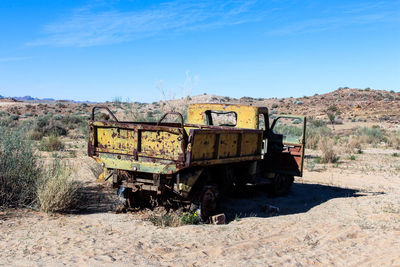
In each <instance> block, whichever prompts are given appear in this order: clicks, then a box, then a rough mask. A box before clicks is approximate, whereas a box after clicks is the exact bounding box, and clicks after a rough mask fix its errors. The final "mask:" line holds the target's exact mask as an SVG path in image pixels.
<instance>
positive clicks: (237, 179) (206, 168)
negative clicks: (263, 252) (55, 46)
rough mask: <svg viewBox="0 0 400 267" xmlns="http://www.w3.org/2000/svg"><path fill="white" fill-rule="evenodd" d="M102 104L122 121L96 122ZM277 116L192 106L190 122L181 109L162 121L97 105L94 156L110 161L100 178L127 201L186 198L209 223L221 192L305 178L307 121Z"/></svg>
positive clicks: (277, 186) (282, 188) (280, 186)
mask: <svg viewBox="0 0 400 267" xmlns="http://www.w3.org/2000/svg"><path fill="white" fill-rule="evenodd" d="M96 109H105V110H107V111H108V112H109V113H110V115H111V118H112V119H113V120H114V121H110V120H109V121H95V116H94V115H95V110H96ZM172 117H174V119H175V120H174V121H173V122H171V118H172ZM271 117H272V116H269V114H268V109H267V108H266V107H256V106H249V105H237V104H191V105H189V109H188V118H187V122H186V123H185V122H184V118H183V116H182V114H181V113H177V112H169V113H166V114H164V116H162V118H161V119H160V120H159V121H158V122H127V121H118V119H117V118H116V117H115V116H114V114H113V113H112V112H111V111H110V110H109V109H108V108H107V107H99V106H96V107H94V108H93V110H92V117H91V121H90V126H89V127H90V135H89V144H88V154H89V156H90V157H93V158H94V159H95V160H96V161H97V162H99V163H100V164H102V166H103V173H102V174H101V175H100V177H99V179H100V180H108V179H110V178H112V184H113V187H115V188H118V192H119V194H120V195H122V196H123V197H124V198H123V199H126V205H127V206H129V207H137V206H140V205H142V204H143V203H151V204H152V205H168V204H171V205H172V204H174V203H175V204H176V203H178V202H179V203H184V205H187V207H189V206H191V208H193V207H194V208H196V209H199V210H200V214H201V217H202V218H203V219H205V220H207V218H209V216H211V215H214V213H215V212H216V210H217V202H218V199H219V195H220V194H230V193H232V192H233V191H234V190H236V189H239V190H240V189H241V188H243V187H246V186H250V187H251V186H257V185H259V184H263V185H266V184H267V185H268V188H269V190H270V191H271V192H272V193H274V194H275V195H281V194H285V193H287V192H288V190H289V189H290V186H291V184H292V183H293V180H294V176H302V172H303V158H304V148H305V146H304V145H305V125H306V118H305V117H301V116H289V115H282V116H276V117H275V116H274V119H273V120H272V119H271ZM167 118H169V120H168V121H167ZM270 120H271V121H270ZM110 180H111V179H110Z"/></svg>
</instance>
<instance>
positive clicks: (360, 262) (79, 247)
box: [0, 149, 400, 266]
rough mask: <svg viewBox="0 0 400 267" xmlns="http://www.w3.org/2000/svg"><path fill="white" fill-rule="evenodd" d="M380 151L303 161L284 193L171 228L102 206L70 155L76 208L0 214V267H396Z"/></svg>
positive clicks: (234, 202) (399, 236) (397, 214)
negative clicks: (79, 189) (79, 199)
mask: <svg viewBox="0 0 400 267" xmlns="http://www.w3.org/2000/svg"><path fill="white" fill-rule="evenodd" d="M390 153H391V152H390V151H386V150H382V151H381V150H377V149H375V150H374V149H372V150H366V151H365V153H364V154H362V155H359V156H357V159H356V160H355V161H346V160H344V161H343V162H341V163H340V164H339V165H338V166H327V167H325V166H322V165H321V166H313V168H312V170H310V168H309V167H308V168H306V169H307V170H306V171H305V175H304V177H303V178H299V179H297V181H296V183H295V184H294V185H293V187H292V190H291V192H290V194H289V195H288V196H286V197H279V198H268V197H267V196H266V195H265V194H264V193H262V192H254V194H253V195H252V196H249V197H248V198H242V199H229V200H225V202H224V206H225V207H226V214H227V216H228V218H229V220H230V221H229V223H228V224H226V225H219V226H214V225H187V226H182V227H177V228H161V227H157V226H154V225H152V223H150V222H149V221H144V220H141V217H140V216H139V215H138V214H135V213H127V214H115V213H112V212H110V206H111V203H112V195H111V192H110V191H109V190H107V189H104V188H103V187H101V186H99V185H96V184H95V183H94V182H93V180H94V177H93V176H91V175H90V171H88V169H89V166H90V164H91V159H89V158H83V159H79V158H78V159H75V161H76V164H78V165H79V167H80V168H79V169H80V171H81V172H82V174H85V175H84V176H83V177H85V178H84V179H86V182H87V183H86V194H87V196H88V200H87V202H86V203H85V204H84V207H82V208H81V210H80V211H79V212H76V213H71V214H63V215H61V214H57V215H47V214H44V213H40V212H34V211H24V210H18V211H3V212H0V265H4V266H11V265H12V266H48V265H51V266H63V265H68V266H71V265H72V266H108V265H122V266H126V265H129V266H131V265H138V266H280V265H285V266H310V265H314V266H326V265H336V266H391V265H394V266H396V265H397V266H400V198H399V196H400V160H399V158H396V157H392V156H391V155H390ZM267 205H273V206H276V207H279V209H280V213H279V214H269V213H267V212H265V207H266V206H267ZM235 218H236V219H235Z"/></svg>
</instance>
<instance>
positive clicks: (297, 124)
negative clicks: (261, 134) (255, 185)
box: [265, 115, 306, 176]
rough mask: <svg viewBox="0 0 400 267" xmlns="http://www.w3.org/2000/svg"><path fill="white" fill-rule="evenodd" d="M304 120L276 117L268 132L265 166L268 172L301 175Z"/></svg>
mask: <svg viewBox="0 0 400 267" xmlns="http://www.w3.org/2000/svg"><path fill="white" fill-rule="evenodd" d="M305 132H306V118H305V117H297V116H289V115H286V116H278V117H277V118H276V119H274V120H273V122H272V124H271V128H270V129H269V131H268V134H267V139H268V141H267V142H268V146H267V154H266V156H265V164H266V166H267V168H268V171H271V172H275V173H284V174H288V175H292V176H302V175H303V159H304V146H305Z"/></svg>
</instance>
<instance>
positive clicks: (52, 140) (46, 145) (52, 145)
mask: <svg viewBox="0 0 400 267" xmlns="http://www.w3.org/2000/svg"><path fill="white" fill-rule="evenodd" d="M39 149H40V150H42V151H48V152H52V151H60V150H61V149H64V144H63V142H61V140H60V139H59V138H58V137H57V136H56V135H51V136H49V137H48V138H46V139H43V140H42V142H41V143H40V146H39Z"/></svg>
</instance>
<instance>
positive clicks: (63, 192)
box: [37, 161, 80, 212]
mask: <svg viewBox="0 0 400 267" xmlns="http://www.w3.org/2000/svg"><path fill="white" fill-rule="evenodd" d="M72 177H73V171H72V170H71V169H69V168H67V167H66V166H64V165H62V164H61V163H60V162H59V161H54V162H53V165H52V166H51V167H50V168H49V169H48V170H47V172H46V173H45V174H44V175H43V176H42V178H41V179H40V180H39V182H38V187H37V196H38V200H39V207H40V210H42V211H44V212H62V211H66V210H68V209H71V208H74V207H75V206H76V205H77V204H78V200H79V197H78V189H79V188H80V183H78V182H76V181H74V180H73V178H72Z"/></svg>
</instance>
